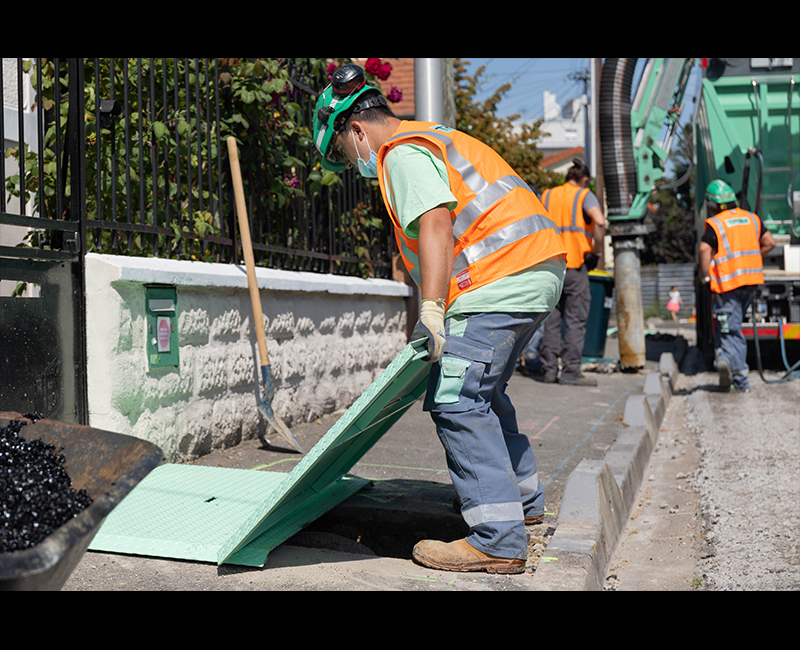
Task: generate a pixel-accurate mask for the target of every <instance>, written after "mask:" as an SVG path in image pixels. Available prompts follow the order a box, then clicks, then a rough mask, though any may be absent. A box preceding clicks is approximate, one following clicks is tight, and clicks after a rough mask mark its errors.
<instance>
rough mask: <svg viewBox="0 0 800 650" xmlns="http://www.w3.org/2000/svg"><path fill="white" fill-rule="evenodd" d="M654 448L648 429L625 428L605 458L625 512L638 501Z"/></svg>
mask: <svg viewBox="0 0 800 650" xmlns="http://www.w3.org/2000/svg"><path fill="white" fill-rule="evenodd" d="M653 446H654V445H653V440H652V438H651V436H650V433H649V431H648V430H647V427H623V428H622V429H620V432H619V435H618V436H617V439H616V440H615V441H614V444H612V445H611V447H610V448H609V450H608V451H607V452H606V455H605V457H604V458H603V460H604V461H605V462H606V464H607V465H608V467H609V469H610V470H611V473H612V474H613V475H614V479H615V480H616V482H617V485H618V486H619V489H620V493H621V494H622V504H623V508H624V509H625V512H630V510H631V508H632V506H633V503H634V502H635V500H636V495H637V494H638V492H639V488H640V487H641V485H642V481H643V480H644V474H645V471H646V470H647V465H648V463H649V462H650V454H651V453H652V451H653Z"/></svg>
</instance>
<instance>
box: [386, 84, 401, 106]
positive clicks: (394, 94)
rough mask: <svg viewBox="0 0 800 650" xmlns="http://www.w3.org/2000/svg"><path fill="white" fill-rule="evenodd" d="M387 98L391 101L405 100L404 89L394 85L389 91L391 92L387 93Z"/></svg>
mask: <svg viewBox="0 0 800 650" xmlns="http://www.w3.org/2000/svg"><path fill="white" fill-rule="evenodd" d="M386 99H388V100H389V101H390V102H395V103H396V102H400V101H402V100H403V91H402V90H400V89H399V88H398V87H397V86H392V89H391V90H390V91H389V94H388V95H386Z"/></svg>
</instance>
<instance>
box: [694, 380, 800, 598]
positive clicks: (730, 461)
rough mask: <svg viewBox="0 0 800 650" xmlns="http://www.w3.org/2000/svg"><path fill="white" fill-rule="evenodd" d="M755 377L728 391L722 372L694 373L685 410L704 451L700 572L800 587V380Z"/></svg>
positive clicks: (726, 583) (708, 579)
mask: <svg viewBox="0 0 800 650" xmlns="http://www.w3.org/2000/svg"><path fill="white" fill-rule="evenodd" d="M754 375H755V376H754ZM779 376H780V375H779V374H778V373H765V377H766V378H768V379H770V378H777V377H779ZM750 381H751V385H752V387H753V388H752V391H751V392H750V393H747V394H741V393H738V394H724V393H720V392H717V390H716V384H717V378H716V375H715V374H713V373H700V374H698V375H695V376H693V377H691V381H690V386H691V388H690V389H689V390H690V394H689V395H688V399H687V400H685V408H686V413H685V416H686V423H687V425H688V426H689V427H690V428H691V429H692V430H693V431H694V432H695V433H696V434H697V440H698V444H699V446H700V452H701V453H700V462H699V467H698V470H697V472H696V474H695V477H694V481H693V482H694V488H695V489H696V490H697V491H698V493H699V495H700V506H701V513H702V533H701V535H700V539H701V548H700V549H699V553H698V563H699V566H698V568H697V572H698V574H699V575H702V578H703V586H702V588H703V589H705V590H709V591H790V590H796V589H798V588H800V548H799V546H798V544H799V543H800V380H795V381H791V382H787V383H775V384H767V383H764V382H763V381H762V380H761V379H760V378H759V377H758V375H757V374H755V373H751V377H750Z"/></svg>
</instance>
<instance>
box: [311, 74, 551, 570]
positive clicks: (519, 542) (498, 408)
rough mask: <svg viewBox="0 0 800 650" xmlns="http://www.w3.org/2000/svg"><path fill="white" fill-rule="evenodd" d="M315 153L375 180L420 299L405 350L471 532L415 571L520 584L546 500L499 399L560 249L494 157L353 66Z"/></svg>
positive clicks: (535, 206) (333, 90) (324, 108)
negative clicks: (424, 349)
mask: <svg viewBox="0 0 800 650" xmlns="http://www.w3.org/2000/svg"><path fill="white" fill-rule="evenodd" d="M314 142H315V145H316V147H317V149H318V151H319V153H320V154H321V156H322V165H323V167H325V168H326V169H329V170H334V171H341V170H344V169H345V168H352V167H357V168H358V170H359V171H360V173H361V174H362V175H363V176H365V177H367V178H377V179H378V181H379V184H380V189H381V194H382V196H383V199H384V203H385V205H386V209H387V211H388V213H389V217H390V219H391V222H392V225H393V227H394V230H395V237H396V240H397V244H398V247H399V250H400V255H401V257H402V259H403V261H404V263H405V266H406V268H407V269H408V272H409V274H410V275H411V277H412V278H413V279H414V281H415V282H416V284H417V285H418V286H419V287H420V290H421V294H422V306H421V312H420V320H419V322H418V323H417V325H416V327H415V329H414V333H413V338H414V339H420V338H423V336H425V337H427V338H428V353H429V354H428V360H430V361H431V362H432V363H433V365H432V368H431V374H430V378H429V383H428V389H427V394H426V397H425V402H424V407H423V408H424V409H425V410H426V411H429V412H430V413H431V417H432V419H433V421H434V423H435V425H436V431H437V434H438V436H439V438H440V440H441V442H442V445H443V447H444V450H445V454H446V457H447V463H448V468H449V470H450V475H451V477H452V480H453V486H454V487H455V491H456V496H457V502H458V505H459V507H460V512H461V515H462V516H463V518H464V520H465V521H466V523H467V524H468V525H469V528H470V531H469V534H468V536H467V537H466V538H465V539H461V540H458V541H455V542H451V543H444V542H440V541H435V540H423V541H420V542H419V543H418V544H417V545H416V546H415V547H414V552H413V556H414V558H415V560H416V561H417V562H419V563H421V564H424V565H426V566H429V567H433V568H438V569H446V570H452V571H489V572H497V573H521V572H523V571H524V570H525V561H526V558H527V542H526V532H525V524H526V523H537V522H539V521H541V518H542V516H543V514H544V487H543V485H542V482H541V481H540V480H539V475H538V471H537V467H536V460H535V459H534V455H533V451H532V449H531V445H530V442H529V440H528V438H527V436H525V435H523V434H521V433H520V432H519V430H518V427H517V422H516V416H515V411H514V407H513V405H512V404H511V400H510V399H509V397H508V395H507V394H506V392H505V388H506V384H507V382H508V380H509V378H510V377H511V375H512V373H513V372H514V369H515V366H516V361H517V359H518V358H519V356H520V354H521V352H522V350H523V349H524V348H525V345H526V344H527V343H528V341H529V340H530V338H531V336H532V335H533V333H534V331H535V330H536V328H538V327H539V326H540V325H541V323H542V322H543V321H544V320H545V318H546V317H547V316H548V314H549V313H550V311H551V310H552V309H553V306H554V305H555V304H556V302H557V301H558V299H559V296H560V294H561V286H562V282H563V276H564V254H565V252H566V249H565V247H564V244H563V242H562V241H561V238H560V237H559V236H558V233H557V232H556V230H555V227H554V224H553V222H552V221H551V220H550V219H549V218H548V217H547V216H546V213H545V211H544V208H543V206H542V204H541V203H540V202H539V200H538V199H537V198H536V196H535V195H534V194H533V192H531V190H530V188H529V187H528V186H527V185H526V184H525V182H524V181H523V180H522V179H521V178H520V177H519V176H518V175H517V174H516V173H515V172H514V171H513V170H512V169H511V167H510V166H509V165H508V164H507V163H506V162H505V161H504V160H503V159H502V158H501V157H500V156H499V155H498V154H497V153H496V152H495V151H494V150H492V149H491V148H490V147H488V146H486V145H484V144H483V143H481V142H480V141H478V140H477V139H475V138H473V137H471V136H468V135H466V134H464V133H461V132H459V131H456V130H454V129H451V128H447V127H445V126H442V125H441V124H434V123H429V122H418V121H408V120H400V119H398V118H397V117H396V116H395V115H394V114H393V113H392V111H391V110H390V109H389V108H388V106H387V103H386V100H385V99H384V97H383V96H382V95H381V93H380V91H379V90H378V89H376V88H372V87H370V86H368V85H366V82H365V78H364V74H363V71H362V70H361V68H359V67H358V66H356V65H353V64H349V65H345V66H342V67H341V68H339V69H338V70H337V71H336V72H334V74H333V76H332V79H331V85H330V86H329V87H328V88H326V89H325V90H324V91H323V93H322V94H321V95H320V98H319V100H318V102H317V106H316V115H315V120H314Z"/></svg>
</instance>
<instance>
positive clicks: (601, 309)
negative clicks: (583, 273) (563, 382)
mask: <svg viewBox="0 0 800 650" xmlns="http://www.w3.org/2000/svg"><path fill="white" fill-rule="evenodd" d="M589 290H590V292H591V295H592V305H591V307H590V308H589V320H588V321H587V322H586V338H585V339H584V342H583V356H584V357H599V358H602V357H603V354H604V353H605V349H606V330H608V318H609V315H610V314H611V307H612V306H613V304H614V303H613V298H612V296H613V294H614V276H613V275H611V274H610V273H607V272H606V271H597V270H595V271H590V272H589Z"/></svg>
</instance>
